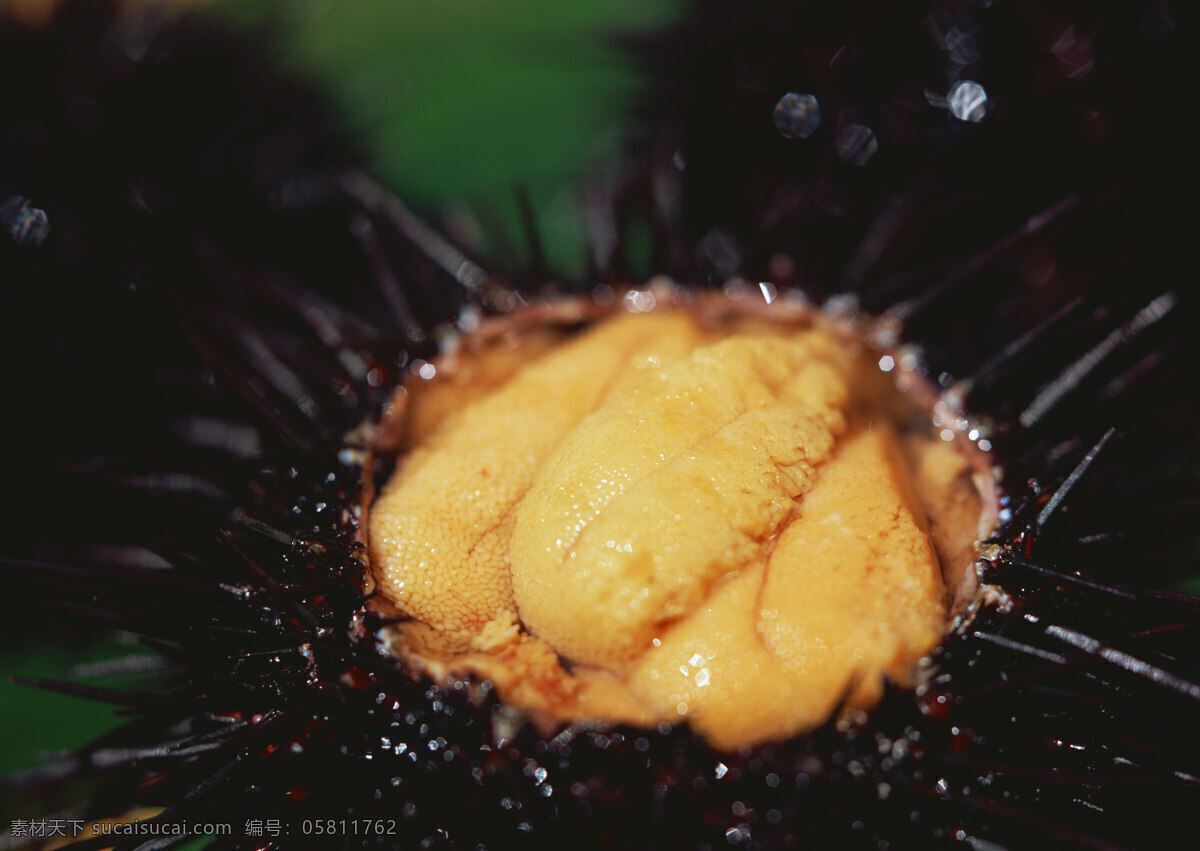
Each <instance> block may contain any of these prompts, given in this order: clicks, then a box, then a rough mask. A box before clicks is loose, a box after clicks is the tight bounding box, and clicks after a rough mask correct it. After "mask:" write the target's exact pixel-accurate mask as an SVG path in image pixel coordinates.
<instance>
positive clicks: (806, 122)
mask: <svg viewBox="0 0 1200 851" xmlns="http://www.w3.org/2000/svg"><path fill="white" fill-rule="evenodd" d="M771 119H772V120H773V121H774V122H775V129H776V130H778V131H779V133H780V135H783V136H786V137H787V138H789V139H807V138H808V137H809V136H811V135H812V134H813V133H815V132H816V130H817V128H818V127H819V126H820V125H821V107H820V106H818V104H817V99H816V98H815V97H813V96H812V95H802V94H798V93H796V92H788V93H787V94H786V95H784V96H783V97H781V98H780V99H779V102H778V103H777V104H775V110H774V111H773V112H772V113H771Z"/></svg>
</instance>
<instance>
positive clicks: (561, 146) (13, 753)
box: [0, 0, 683, 817]
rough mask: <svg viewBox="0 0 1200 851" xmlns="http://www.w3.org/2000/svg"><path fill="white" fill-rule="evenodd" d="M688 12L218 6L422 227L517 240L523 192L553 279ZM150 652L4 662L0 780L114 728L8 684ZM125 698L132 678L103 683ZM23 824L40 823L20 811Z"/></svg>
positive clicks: (410, 2) (393, 0) (549, 2)
mask: <svg viewBox="0 0 1200 851" xmlns="http://www.w3.org/2000/svg"><path fill="white" fill-rule="evenodd" d="M682 4H683V0H607V2H604V3H595V2H588V0H222V2H218V3H216V4H215V11H216V12H217V13H218V14H221V15H223V16H225V17H227V18H228V19H230V20H232V21H234V22H236V23H237V25H239V26H255V25H260V24H263V23H266V24H267V25H268V26H270V27H271V28H273V29H275V30H276V31H277V33H278V36H279V38H278V50H279V51H280V56H279V59H280V61H282V62H283V63H285V64H287V65H289V66H293V67H296V68H300V69H304V70H305V71H306V72H307V73H310V74H312V75H314V76H315V77H316V78H317V79H318V80H320V81H321V83H322V84H323V85H324V86H325V87H326V88H327V89H328V90H329V91H330V93H331V94H333V95H334V96H335V97H336V98H337V99H338V100H339V101H340V102H341V104H342V106H343V109H344V112H345V115H346V119H347V121H348V122H349V124H350V128H351V129H352V130H353V131H354V132H355V133H356V134H357V135H358V136H359V137H360V138H361V139H363V140H364V142H365V144H366V146H367V150H368V152H369V153H370V154H371V155H372V156H373V158H374V161H375V163H376V168H377V173H378V174H379V176H380V177H381V178H382V179H383V181H384V182H385V183H386V184H387V185H388V186H389V187H390V188H392V189H393V190H394V191H396V192H397V193H398V194H399V195H400V196H401V197H403V198H404V199H405V200H406V201H408V202H409V203H410V204H412V205H413V206H414V207H416V208H417V209H419V210H421V211H423V212H425V213H426V214H427V215H431V216H436V215H437V214H438V212H439V211H445V210H452V209H453V208H455V207H457V206H461V205H466V206H468V207H472V208H475V209H488V210H490V211H492V212H493V213H494V214H495V216H496V217H497V218H498V219H500V220H501V221H503V222H505V223H506V225H507V227H508V229H509V231H510V232H512V233H514V234H517V233H519V232H520V230H519V215H518V209H517V205H516V195H515V188H516V186H518V185H521V186H522V187H524V188H525V189H526V190H527V191H528V193H529V196H530V198H531V200H532V204H533V207H534V209H535V211H536V212H537V216H538V224H539V229H540V233H541V237H542V241H543V244H544V247H545V249H546V253H547V255H548V259H549V261H550V265H551V267H552V268H556V269H559V270H562V271H564V272H566V273H568V274H571V273H574V274H578V273H579V272H581V271H582V268H583V260H584V252H583V246H584V239H583V231H584V220H583V215H582V204H581V201H582V198H581V177H582V176H583V175H585V174H586V173H587V172H588V171H589V170H590V169H592V168H599V167H603V164H604V163H605V162H611V161H612V159H613V158H614V155H615V154H616V152H617V150H618V148H619V145H620V143H621V140H622V126H623V118H624V117H625V115H626V113H627V112H628V110H629V108H630V107H631V105H632V101H633V97H634V96H635V94H636V89H637V84H638V78H637V73H636V71H635V70H634V67H633V63H631V62H630V61H629V60H628V58H627V57H626V56H625V55H624V54H623V53H622V51H621V49H620V48H618V47H617V45H616V43H615V37H616V36H618V35H621V34H630V33H637V32H645V31H647V30H648V29H652V28H655V27H657V26H660V25H662V24H664V23H666V22H669V21H670V20H671V19H672V17H673V16H675V15H677V14H678V13H679V11H680V9H681V7H682ZM140 652H143V651H140V650H139V648H138V645H136V644H135V643H134V642H133V641H132V639H131V637H128V636H125V637H121V636H103V635H101V636H97V638H96V640H95V641H94V642H92V643H90V644H89V645H88V646H83V647H80V646H63V645H57V644H49V643H46V642H42V641H39V642H30V643H27V644H22V645H21V646H17V647H8V648H4V649H3V650H0V674H3V676H2V677H0V717H2V718H3V720H4V722H5V723H3V724H0V774H3V773H9V772H13V771H17V770H21V769H24V768H27V767H29V766H31V765H34V764H36V762H37V760H38V759H39V757H40V756H41V755H42V754H44V753H46V752H52V751H55V750H61V749H69V748H73V747H77V746H79V745H82V744H84V743H86V742H88V741H89V740H91V739H92V738H94V737H95V736H97V735H99V734H101V733H103V732H104V731H105V730H106V729H109V728H110V727H111V726H112V725H113V724H114V723H116V719H114V716H113V709H112V708H111V707H109V706H107V705H104V704H97V703H93V702H91V701H87V700H83V699H79V698H73V697H66V696H62V695H56V694H52V693H50V692H45V691H40V690H36V689H33V688H30V687H28V686H24V685H19V684H16V683H13V682H12V681H11V680H10V679H9V678H10V677H11V676H38V677H50V678H58V677H63V676H66V675H69V674H71V673H72V672H76V673H78V672H80V670H81V669H80V668H79V666H87V665H90V664H92V663H95V662H98V661H101V660H105V659H112V658H116V657H126V656H129V655H131V654H138V653H140ZM89 682H93V683H97V684H100V685H114V686H119V685H129V684H130V682H129V679H128V677H125V678H123V679H121V678H113V677H98V678H93V679H89ZM18 815H21V816H22V817H28V816H31V815H34V814H33V813H29V814H24V813H21V814H18Z"/></svg>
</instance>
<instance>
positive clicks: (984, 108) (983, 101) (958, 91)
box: [949, 80, 988, 124]
mask: <svg viewBox="0 0 1200 851" xmlns="http://www.w3.org/2000/svg"><path fill="white" fill-rule="evenodd" d="M949 104H950V114H951V115H953V116H954V117H955V118H957V119H958V120H959V121H969V122H970V123H972V124H978V123H979V122H980V121H982V120H983V117H984V116H985V115H987V112H988V96H987V92H986V91H984V88H983V86H981V85H979V83H976V82H975V81H974V80H959V81H958V82H957V83H955V84H954V88H952V89H951V90H950V97H949Z"/></svg>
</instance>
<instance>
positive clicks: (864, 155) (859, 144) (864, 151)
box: [834, 124, 879, 165]
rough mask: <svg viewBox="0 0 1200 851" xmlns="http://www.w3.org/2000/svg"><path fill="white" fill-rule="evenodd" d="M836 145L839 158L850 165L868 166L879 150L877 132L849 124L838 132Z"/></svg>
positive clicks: (859, 125)
mask: <svg viewBox="0 0 1200 851" xmlns="http://www.w3.org/2000/svg"><path fill="white" fill-rule="evenodd" d="M834 145H835V146H836V147H837V152H838V156H839V157H841V158H842V161H843V162H846V163H849V164H850V165H866V164H867V160H869V159H871V157H873V156H875V153H876V151H878V150H879V141H878V140H877V139H876V138H875V132H874V131H873V130H872V129H871V128H870V127H865V126H863V125H862V124H847V125H846V126H845V127H843V128H842V129H841V130H839V131H838V135H837V140H836V141H835V142H834Z"/></svg>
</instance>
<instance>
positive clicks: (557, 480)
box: [369, 311, 979, 748]
mask: <svg viewBox="0 0 1200 851" xmlns="http://www.w3.org/2000/svg"><path fill="white" fill-rule="evenodd" d="M739 329H740V330H739ZM439 405H443V406H444V400H440V401H439ZM903 410H904V408H903V405H902V404H900V400H899V398H898V396H897V395H896V392H895V391H894V390H893V389H891V388H890V386H888V385H887V384H886V383H884V382H883V381H882V380H881V378H880V376H879V373H878V371H877V370H873V369H872V368H871V367H870V362H869V360H868V359H867V357H866V354H865V352H864V350H863V349H862V347H861V346H860V345H859V344H857V343H855V342H853V341H851V340H849V339H848V338H847V339H843V338H840V337H838V336H836V335H834V334H831V333H829V332H826V331H820V330H804V329H800V328H797V327H796V326H794V325H781V326H780V327H777V328H772V327H770V326H769V324H768V325H767V326H765V327H764V326H763V325H762V323H757V322H755V323H751V322H744V323H741V324H740V325H739V324H738V323H734V330H732V331H731V329H730V327H729V326H728V324H725V325H723V326H721V327H714V326H713V323H707V324H702V323H701V322H699V321H698V320H696V319H695V318H693V317H692V316H690V315H689V314H688V313H686V312H683V311H675V312H671V313H653V314H647V315H619V316H616V317H614V318H611V319H608V320H606V321H603V322H600V323H598V324H596V325H595V326H594V327H592V328H590V329H589V330H587V331H586V332H584V333H583V334H581V335H579V336H577V337H576V338H574V339H573V340H571V341H569V342H566V343H564V344H562V345H561V346H559V347H557V348H554V349H552V350H550V351H549V352H547V353H544V354H539V356H538V357H537V358H536V359H534V360H533V362H532V363H530V364H529V365H528V366H526V367H524V368H523V369H520V370H519V371H517V372H516V373H515V374H514V375H513V376H512V377H511V378H509V379H508V380H507V381H505V382H503V383H501V384H500V385H499V387H498V388H497V389H494V390H491V392H489V393H486V394H484V395H481V396H476V397H473V398H472V399H471V401H469V402H468V403H466V404H464V405H463V406H462V407H461V408H459V409H456V410H452V411H451V412H450V413H449V414H447V415H445V416H440V417H439V418H438V420H437V424H436V426H435V427H434V428H433V430H432V431H431V432H430V433H429V434H426V435H419V434H418V435H409V440H410V443H411V444H413V445H415V448H414V449H413V450H412V451H411V452H409V453H408V454H407V455H406V456H405V457H403V458H401V459H400V461H399V463H398V466H397V471H396V473H395V475H394V476H393V478H392V480H391V481H390V482H389V483H388V485H387V487H386V488H385V489H384V492H383V494H382V495H381V496H380V497H379V499H378V500H377V501H376V503H375V505H374V506H373V507H372V508H371V512H370V522H369V535H370V552H371V558H372V563H373V565H374V570H375V573H376V575H377V577H378V578H379V580H380V583H381V590H382V592H383V595H384V596H385V597H386V598H387V599H388V600H389V601H390V602H391V604H393V605H394V606H395V608H397V609H398V610H399V611H400V612H401V613H402V614H404V615H406V616H408V617H409V618H410V620H409V621H408V623H407V624H406V625H405V626H404V627H403V632H402V636H401V645H402V647H403V649H402V651H401V652H403V653H404V654H406V655H407V656H409V657H410V658H411V659H413V660H416V661H419V662H420V663H421V664H424V665H425V666H427V667H428V668H429V669H430V670H431V671H432V672H434V673H435V675H444V674H450V673H465V672H474V673H476V674H479V675H481V676H484V677H487V678H489V679H491V680H493V681H494V682H495V683H496V685H497V688H498V689H499V692H500V695H501V697H502V698H503V699H505V700H506V701H507V702H509V703H510V704H512V705H514V706H517V707H519V708H522V709H525V710H527V711H528V712H529V713H530V714H531V715H533V716H534V717H535V718H540V719H547V720H551V721H562V720H584V719H603V720H609V721H620V722H628V723H633V724H642V725H647V724H653V723H657V722H660V721H663V720H667V721H678V720H681V718H684V717H686V719H687V720H688V721H689V722H690V723H691V724H693V726H695V727H696V728H697V729H699V730H700V731H702V732H703V733H705V734H706V735H707V736H708V737H709V738H710V740H712V741H713V743H714V744H715V745H716V746H717V747H721V748H733V747H737V746H739V745H742V744H749V743H755V742H759V741H763V740H768V739H778V738H782V737H786V736H789V735H792V734H794V733H796V732H798V731H800V730H803V729H805V728H807V727H811V726H814V725H816V724H818V723H820V722H822V721H823V720H825V719H826V718H828V717H829V715H830V714H831V712H832V711H833V710H835V709H836V707H837V706H838V704H839V702H840V701H842V700H844V699H847V698H848V699H849V700H850V702H851V703H854V704H857V705H864V706H865V705H869V704H870V703H871V702H873V701H874V700H875V699H876V698H877V697H878V694H879V693H880V691H881V689H882V679H883V677H889V678H891V679H893V680H896V681H900V682H906V681H908V680H910V678H911V676H912V671H913V668H914V665H915V663H916V661H917V660H918V659H919V658H920V657H921V656H922V655H923V654H924V653H926V652H928V650H929V649H930V648H931V647H932V646H933V645H934V644H935V643H936V642H937V640H938V639H939V637H940V636H941V634H942V630H943V625H944V622H945V617H946V591H945V587H944V584H943V580H942V572H941V568H940V566H939V560H938V555H937V551H936V548H935V545H934V543H933V542H932V540H931V537H930V534H929V520H928V518H927V511H926V507H925V505H924V504H923V503H922V501H921V499H920V498H919V497H918V485H917V484H915V483H914V480H913V474H912V472H911V471H912V470H914V469H916V470H920V469H923V467H922V464H921V459H922V457H923V453H922V447H923V446H924V445H925V444H924V442H923V441H921V440H918V439H915V438H912V437H911V436H910V437H909V438H908V447H907V448H906V446H905V443H904V442H903V441H902V439H901V438H900V437H899V436H898V434H897V430H898V429H899V428H901V427H902V426H901V424H900V420H902V419H903V418H904V417H903V414H897V413H896V412H897V411H903ZM413 421H420V417H414V418H413ZM913 458H916V459H917V460H916V461H911V460H910V459H913ZM929 467H930V465H929V464H927V463H926V464H924V468H929ZM952 468H953V465H952V464H946V463H942V464H941V465H940V466H938V467H937V470H938V471H942V472H941V473H939V474H938V475H935V474H934V473H931V472H929V471H928V470H926V474H925V475H924V476H923V477H922V478H921V480H920V493H921V495H922V497H924V498H925V499H926V500H927V501H928V500H930V499H933V501H935V502H938V503H941V504H947V505H951V504H952V505H954V506H955V507H956V510H957V511H958V513H959V514H962V513H963V512H964V511H965V513H966V514H967V515H968V518H969V519H970V520H971V522H972V523H973V522H974V520H975V519H976V518H978V515H979V511H978V506H979V498H978V495H977V494H975V493H974V491H973V490H970V489H969V488H967V487H965V486H964V485H963V481H964V477H963V476H957V477H955V476H950V475H947V474H945V472H944V471H945V470H950V469H952ZM927 494H928V495H927ZM964 506H965V508H964ZM972 507H973V511H974V514H973V516H971V511H972ZM938 522H941V524H942V525H948V524H949V523H950V522H951V521H950V520H945V521H938ZM955 522H957V520H956V521H955ZM973 531H974V530H973V528H972V529H971V530H969V531H968V532H966V533H963V534H966V535H968V536H969V535H971V534H973ZM943 532H944V533H945V534H943V535H942V538H943V539H944V540H946V541H955V542H957V541H959V540H960V539H961V538H962V536H963V534H959V535H958V536H957V537H955V535H954V534H952V533H950V532H949V531H947V530H943ZM939 545H941V544H939ZM945 546H949V544H946V545H945ZM954 546H958V544H957V543H955V544H954Z"/></svg>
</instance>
